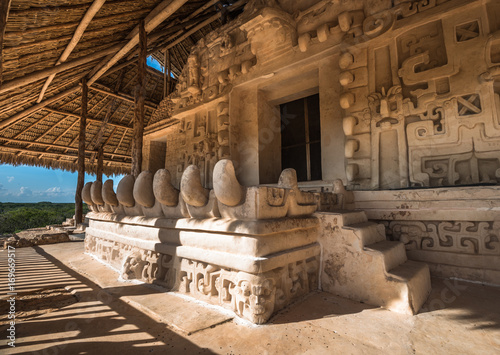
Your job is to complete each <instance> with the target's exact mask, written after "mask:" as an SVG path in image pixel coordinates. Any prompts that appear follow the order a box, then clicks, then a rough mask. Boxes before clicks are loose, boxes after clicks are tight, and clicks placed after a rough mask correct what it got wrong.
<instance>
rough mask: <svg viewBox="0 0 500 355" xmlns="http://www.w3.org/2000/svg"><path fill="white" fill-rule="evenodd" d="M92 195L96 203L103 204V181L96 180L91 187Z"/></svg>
mask: <svg viewBox="0 0 500 355" xmlns="http://www.w3.org/2000/svg"><path fill="white" fill-rule="evenodd" d="M90 196H91V197H92V201H94V204H96V205H99V206H103V205H104V200H103V199H102V182H100V181H94V182H93V183H92V186H91V187H90Z"/></svg>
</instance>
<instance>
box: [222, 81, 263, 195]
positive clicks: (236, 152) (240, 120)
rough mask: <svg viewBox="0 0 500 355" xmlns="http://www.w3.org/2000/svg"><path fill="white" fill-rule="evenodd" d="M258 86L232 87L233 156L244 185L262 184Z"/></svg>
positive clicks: (239, 177) (230, 111) (240, 179)
mask: <svg viewBox="0 0 500 355" xmlns="http://www.w3.org/2000/svg"><path fill="white" fill-rule="evenodd" d="M257 107H258V94H257V89H256V88H250V89H246V90H243V89H238V88H235V89H233V92H232V93H231V96H230V98H229V117H230V121H231V122H230V125H231V127H232V130H231V135H232V137H231V139H230V142H231V157H233V159H234V162H235V169H236V176H237V177H238V180H239V181H240V182H241V184H242V185H245V186H255V185H258V184H259V138H258V137H259V117H258V108H257Z"/></svg>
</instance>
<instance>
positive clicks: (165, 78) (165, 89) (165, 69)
mask: <svg viewBox="0 0 500 355" xmlns="http://www.w3.org/2000/svg"><path fill="white" fill-rule="evenodd" d="M167 53H168V51H167V50H166V49H165V52H163V98H166V97H167V90H168V89H167Z"/></svg>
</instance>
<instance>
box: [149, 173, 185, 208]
mask: <svg viewBox="0 0 500 355" xmlns="http://www.w3.org/2000/svg"><path fill="white" fill-rule="evenodd" d="M171 179H172V178H171V176H170V172H169V171H168V170H167V169H160V170H158V171H157V172H156V173H155V176H154V179H153V193H154V196H155V197H156V199H157V200H158V201H159V202H160V203H161V204H163V205H165V206H169V207H175V206H177V204H178V203H179V190H177V189H176V188H175V187H174V186H172V183H171V181H172V180H171Z"/></svg>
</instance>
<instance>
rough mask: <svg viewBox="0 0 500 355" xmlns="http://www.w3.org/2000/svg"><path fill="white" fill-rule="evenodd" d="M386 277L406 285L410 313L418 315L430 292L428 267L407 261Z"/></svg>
mask: <svg viewBox="0 0 500 355" xmlns="http://www.w3.org/2000/svg"><path fill="white" fill-rule="evenodd" d="M388 275H389V276H391V277H393V278H395V279H398V280H399V281H400V282H403V283H405V284H406V287H407V292H408V295H407V297H408V302H409V303H410V307H411V312H412V313H413V314H416V313H418V310H419V309H420V307H422V305H423V304H424V303H425V301H426V300H427V297H429V294H430V292H431V288H430V284H431V277H430V272H429V266H428V265H427V264H425V263H421V262H418V261H413V260H407V261H406V262H404V263H403V264H401V265H399V266H397V267H395V268H394V269H392V270H391V271H390V272H389V273H388ZM396 311H398V310H396Z"/></svg>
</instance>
